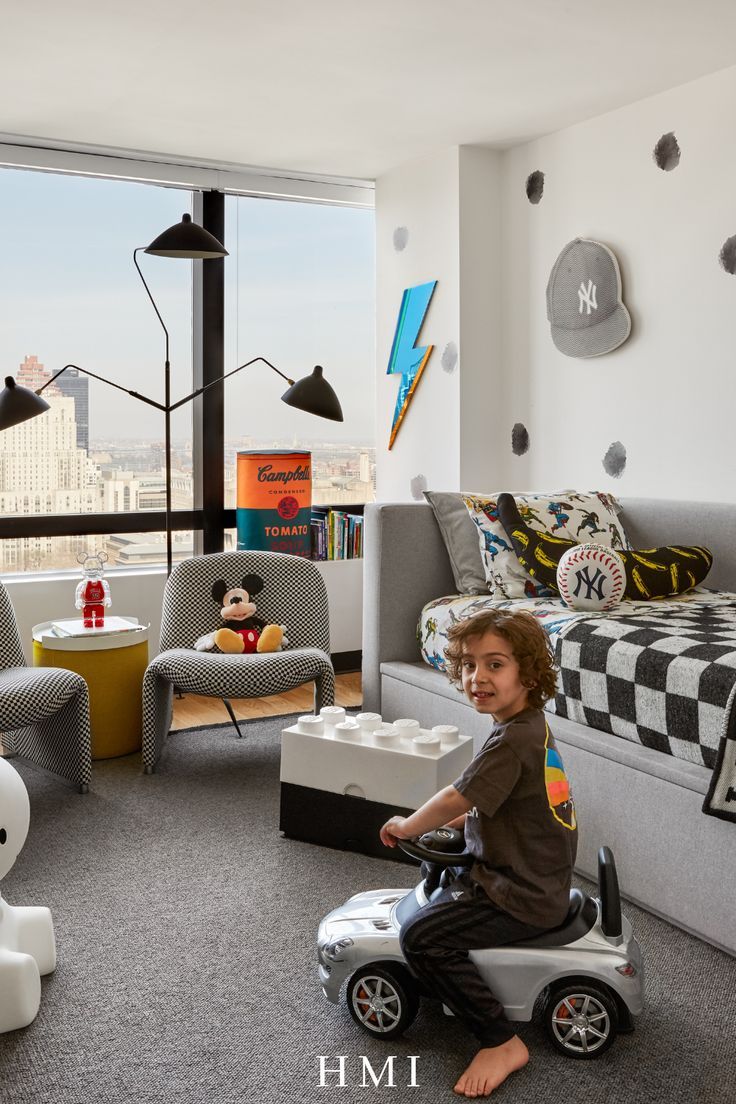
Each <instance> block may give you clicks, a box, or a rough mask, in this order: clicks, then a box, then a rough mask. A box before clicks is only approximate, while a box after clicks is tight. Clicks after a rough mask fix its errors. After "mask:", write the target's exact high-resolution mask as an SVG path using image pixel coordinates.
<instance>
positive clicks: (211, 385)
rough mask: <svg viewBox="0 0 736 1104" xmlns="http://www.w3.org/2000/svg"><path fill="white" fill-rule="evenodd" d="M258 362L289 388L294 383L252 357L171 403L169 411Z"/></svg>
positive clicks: (275, 368) (258, 358)
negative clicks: (283, 380) (279, 377)
mask: <svg viewBox="0 0 736 1104" xmlns="http://www.w3.org/2000/svg"><path fill="white" fill-rule="evenodd" d="M258 360H260V361H262V362H263V363H264V364H267V365H268V367H269V368H272V369H273V371H274V372H276V374H277V375H279V376H281V378H282V379H285V380H286V382H287V383H288V384H289V386H290V387H291V385H292V384H293V382H294V381H293V379H289V377H288V376H285V375H284V373H283V372H280V371H279V369H278V368H277V367H276V366H275V365H274V364H272V363H271V361H270V360H266V358H265V357H262V356H257V357H253V359H252V360H248V361H246V362H245V364H241V365H240V366H239V367H238V368H233V369H232V371H230V372H226V373H225V375H224V376H220V378H219V379H215V380H210V382H209V383H205V384H204V386H203V387H198V388H197V390H196V391H192V393H191V395H187V396H186V397H185V398H183V399H179V401H178V402H175V403H173V404H172V405H171V406H170V407H169V409H170V410H176V408H177V407H178V406H184V403H188V402H190V401H191V400H192V399H196V398H197V396H198V395H201V394H202V392H203V391H208V390H209V389H210V387H214V386H215V384H216V383H223V382H224V381H225V380H226V379H227V378H228V376H234V375H235V373H236V372H240V371H242V370H243V368H249V367H250V365H251V364H255V363H256V361H258Z"/></svg>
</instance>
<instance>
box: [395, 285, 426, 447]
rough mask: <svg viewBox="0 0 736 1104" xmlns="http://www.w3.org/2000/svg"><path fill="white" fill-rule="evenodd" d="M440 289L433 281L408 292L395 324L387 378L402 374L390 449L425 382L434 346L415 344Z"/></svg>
mask: <svg viewBox="0 0 736 1104" xmlns="http://www.w3.org/2000/svg"><path fill="white" fill-rule="evenodd" d="M436 287H437V281H436V280H431V281H430V282H429V283H428V284H418V285H417V287H413V288H407V289H406V291H405V292H404V295H403V297H402V300H401V309H400V310H399V318H398V321H397V323H396V333H395V334H394V342H393V345H392V346H391V356H390V357H389V359H388V371H387V373H386V374H387V375H391V374H393V373H394V372H398V373H400V374H401V381H400V383H399V393H398V395H397V396H396V406H395V408H394V418H393V421H392V423H391V437H390V439H389V442H388V447H389V448H391V447H392V445H393V443H394V441H395V440H396V434H397V433H398V432H399V426H400V425H401V423H402V422H403V420H404V416H405V415H406V412H407V410H408V408H409V403H410V402H411V400H412V398H413V396H414V392H415V391H416V389H417V384H418V383H419V380H420V379H421V378H422V372H423V371H424V369H425V368H426V366H427V361H428V360H429V358H430V356H431V354H432V350H433V349H434V345H425V346H424V347H423V348H416V347H415V343H416V341H417V340H418V338H419V331H420V330H421V328H422V324H423V322H424V316H425V315H426V313H427V308H428V307H429V303H430V300H431V298H432V293H433V292H434V289H435V288H436Z"/></svg>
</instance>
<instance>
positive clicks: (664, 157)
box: [653, 130, 680, 172]
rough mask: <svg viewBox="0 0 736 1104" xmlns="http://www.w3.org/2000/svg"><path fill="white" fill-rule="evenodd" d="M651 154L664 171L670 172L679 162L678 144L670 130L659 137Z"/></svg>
mask: <svg viewBox="0 0 736 1104" xmlns="http://www.w3.org/2000/svg"><path fill="white" fill-rule="evenodd" d="M653 156H654V160H655V163H656V164H657V165H658V166H659V168H660V169H663V170H664V172H672V170H673V169H676V168H677V166H678V165H679V164H680V146H679V143H678V141H677V139H676V138H675V135H674V133H673V132H672V131H671V130H670V131H669V132H668V133H667V134H663V135H662V137H661V138H660V139H659V141H658V142H657V144H656V146H655V147H654V153H653Z"/></svg>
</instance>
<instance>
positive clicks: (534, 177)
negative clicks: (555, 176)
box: [526, 169, 544, 203]
mask: <svg viewBox="0 0 736 1104" xmlns="http://www.w3.org/2000/svg"><path fill="white" fill-rule="evenodd" d="M543 192H544V173H543V172H541V171H540V170H539V169H536V170H535V171H534V172H533V173H529V176H528V177H527V178H526V198H527V199H528V200H529V202H530V203H539V201H540V199H541V198H542V193H543Z"/></svg>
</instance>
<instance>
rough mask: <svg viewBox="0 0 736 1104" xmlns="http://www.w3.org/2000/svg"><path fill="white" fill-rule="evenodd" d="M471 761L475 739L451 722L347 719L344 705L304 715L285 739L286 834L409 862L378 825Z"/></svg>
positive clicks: (410, 807)
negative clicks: (386, 842) (428, 724)
mask: <svg viewBox="0 0 736 1104" xmlns="http://www.w3.org/2000/svg"><path fill="white" fill-rule="evenodd" d="M472 756H473V741H472V738H471V737H469V736H463V735H461V734H460V732H459V731H458V729H457V728H456V727H455V726H454V725H436V726H435V727H434V728H433V729H423V728H421V727H420V725H419V722H418V721H416V720H414V719H412V718H401V719H399V720H397V721H394V722H393V724H385V723H384V722H383V719H382V718H381V717H380V716H379V715H378V714H377V713H359V714H358V716H357V717H346V715H345V710H344V709H342V708H340V707H339V706H330V707H327V708H325V709H323V710H322V711H321V714H320V716H318V717H314V716H305V717H300V718H299V720H298V722H297V723H296V724H295V725H291V726H290V727H289V728H285V729H284V730H283V732H282V734H281V816H280V828H281V831H282V832H284V834H285V835H286V836H289V837H291V838H293V839H301V840H304V841H306V842H309V843H318V844H321V845H323V846H327V847H337V848H340V849H342V850H349V851H360V852H362V853H363V854H367V855H376V856H378V857H380V858H391V859H401V860H402V861H404V860H406V858H407V857H406V856H405V855H404V854H403V852H400V851H398V849H391V850H389V849H388V848H385V847H384V846H383V845H382V844H381V842H380V839H379V838H378V831H379V829H380V827H381V825H382V824H384V823H385V821H386V820H388V818H389V817H390V816H393V815H394V814H397V813H398V814H399V815H403V816H408V815H409V813H411V812H413V811H414V810H415V809H417V808H419V806H420V805H422V804H423V803H424V802H425V801H427V800H428V799H429V798H430V797H432V796H433V795H434V794H435V793H437V791H438V790H441V789H442V788H443V787H444V786H448V785H450V784H451V783H452V782H454V781H455V779H456V778H458V777H459V776H460V775H461V774H462V772H463V771H464V769H465V767H466V766H467V765H468V763H469V762H470V760H471V759H472Z"/></svg>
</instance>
